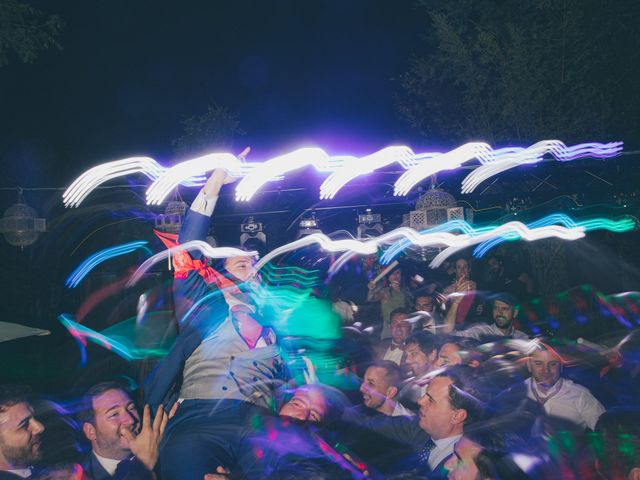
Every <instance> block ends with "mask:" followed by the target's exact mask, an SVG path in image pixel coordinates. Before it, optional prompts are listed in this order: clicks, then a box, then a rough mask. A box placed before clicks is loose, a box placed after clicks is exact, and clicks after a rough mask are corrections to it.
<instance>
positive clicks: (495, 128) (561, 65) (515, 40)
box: [397, 0, 640, 143]
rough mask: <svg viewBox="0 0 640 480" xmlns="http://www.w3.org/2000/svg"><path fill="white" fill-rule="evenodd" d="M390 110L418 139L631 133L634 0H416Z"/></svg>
mask: <svg viewBox="0 0 640 480" xmlns="http://www.w3.org/2000/svg"><path fill="white" fill-rule="evenodd" d="M421 6H422V7H424V9H425V11H426V12H427V15H428V19H429V25H428V28H427V32H428V33H427V34H426V36H425V44H424V53H423V54H422V55H416V56H415V57H414V58H412V60H411V62H410V66H409V68H408V70H407V71H406V72H405V73H403V74H402V75H401V76H400V77H399V79H398V80H399V84H400V86H401V90H402V93H401V94H400V95H399V96H398V99H397V100H398V101H397V105H398V109H399V111H400V113H401V114H402V115H403V117H404V118H405V119H406V120H407V121H408V122H409V124H410V125H411V126H412V127H414V128H416V129H417V130H418V131H419V132H420V133H421V134H422V135H424V136H426V137H432V136H434V135H444V136H446V137H448V138H450V139H452V140H461V139H462V140H467V139H471V138H475V139H481V140H485V141H489V142H491V143H496V142H498V143H500V142H505V141H506V142H509V141H516V140H517V141H519V142H523V143H526V142H528V141H536V140H540V139H543V138H561V139H562V140H565V141H568V142H571V141H585V140H586V139H591V138H598V139H599V140H601V141H605V140H607V139H609V135H611V134H613V133H615V134H616V135H624V134H625V133H627V132H628V133H629V134H631V135H633V134H635V132H634V127H633V125H634V124H637V120H638V119H639V118H640V96H639V95H638V92H637V89H636V87H635V79H636V78H637V77H638V73H640V67H639V65H640V37H639V36H638V33H637V27H636V25H637V23H638V20H640V7H639V4H638V3H637V2H630V1H620V2H614V1H606V0H604V1H603V0H540V1H536V2H522V1H518V0H457V1H455V2H450V1H446V0H423V1H422V2H421Z"/></svg>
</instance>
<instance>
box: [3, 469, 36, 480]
mask: <svg viewBox="0 0 640 480" xmlns="http://www.w3.org/2000/svg"><path fill="white" fill-rule="evenodd" d="M7 472H9V473H13V474H14V475H18V476H19V477H22V478H29V477H30V476H31V473H32V472H31V467H27V468H16V469H15V470H7Z"/></svg>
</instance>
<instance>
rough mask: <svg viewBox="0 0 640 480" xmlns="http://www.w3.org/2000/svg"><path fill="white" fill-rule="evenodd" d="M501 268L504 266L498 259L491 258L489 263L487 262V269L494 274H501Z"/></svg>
mask: <svg viewBox="0 0 640 480" xmlns="http://www.w3.org/2000/svg"><path fill="white" fill-rule="evenodd" d="M501 268H502V264H501V263H500V260H498V259H497V258H490V259H489V261H488V262H487V269H488V270H489V272H490V273H492V274H496V273H500V270H501Z"/></svg>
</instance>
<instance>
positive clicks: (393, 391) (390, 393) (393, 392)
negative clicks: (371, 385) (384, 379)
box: [386, 387, 398, 398]
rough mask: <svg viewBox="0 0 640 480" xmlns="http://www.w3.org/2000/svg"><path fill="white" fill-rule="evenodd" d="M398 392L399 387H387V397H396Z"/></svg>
mask: <svg viewBox="0 0 640 480" xmlns="http://www.w3.org/2000/svg"><path fill="white" fill-rule="evenodd" d="M397 394H398V387H389V388H387V393H386V395H387V397H388V398H394V397H395V396H396V395H397Z"/></svg>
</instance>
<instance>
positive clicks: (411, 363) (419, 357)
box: [404, 343, 436, 377]
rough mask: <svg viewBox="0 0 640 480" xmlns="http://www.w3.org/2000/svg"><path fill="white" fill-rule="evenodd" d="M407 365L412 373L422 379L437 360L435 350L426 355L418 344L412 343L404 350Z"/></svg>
mask: <svg viewBox="0 0 640 480" xmlns="http://www.w3.org/2000/svg"><path fill="white" fill-rule="evenodd" d="M404 353H405V363H406V365H407V366H408V367H409V369H410V370H411V373H412V374H413V375H414V376H416V377H420V376H422V375H424V374H425V373H427V372H429V371H430V370H431V367H432V363H433V361H434V359H435V356H436V352H435V350H434V351H433V352H431V353H430V354H429V355H426V354H425V353H424V352H423V351H422V350H421V349H420V346H419V345H418V344H417V343H410V344H409V345H407V346H406V347H405V349H404Z"/></svg>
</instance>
